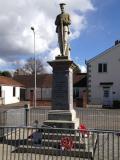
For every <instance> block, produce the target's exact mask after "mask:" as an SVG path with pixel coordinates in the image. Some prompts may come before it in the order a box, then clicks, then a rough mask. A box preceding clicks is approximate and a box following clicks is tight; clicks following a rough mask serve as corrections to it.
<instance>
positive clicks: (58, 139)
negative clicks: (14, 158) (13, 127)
mask: <svg viewBox="0 0 120 160" xmlns="http://www.w3.org/2000/svg"><path fill="white" fill-rule="evenodd" d="M64 6H65V4H64V3H62V4H60V9H61V13H60V14H59V15H57V17H56V20H55V25H56V33H57V35H58V44H59V49H60V54H59V55H58V56H56V57H55V60H53V61H49V62H48V63H49V65H50V66H51V67H52V69H53V82H52V83H53V84H52V85H53V86H52V109H51V110H50V111H49V112H48V119H47V120H45V121H44V122H43V125H42V128H41V129H42V140H41V144H40V145H33V146H32V147H31V145H32V143H33V142H32V141H31V140H29V139H27V141H26V143H25V142H24V144H21V145H19V146H18V147H17V148H16V150H15V151H14V152H18V153H27V154H39V155H45V156H46V155H48V159H49V158H50V157H49V155H51V156H52V158H53V156H55V159H56V158H57V159H59V158H60V159H63V157H67V158H70V159H71V158H74V159H75V158H77V159H81V158H82V159H90V160H92V159H93V157H94V150H95V146H96V141H97V139H96V135H95V134H91V133H90V132H89V133H87V132H86V133H87V137H85V135H83V134H82V133H83V132H84V131H83V132H80V130H79V126H80V122H79V118H77V116H76V111H75V110H74V107H73V72H74V69H75V67H76V66H75V63H74V62H73V61H72V60H71V58H70V46H69V41H68V39H69V34H70V28H69V26H70V24H71V19H70V15H69V14H68V13H65V11H64ZM37 129H39V128H36V130H37ZM64 159H66V158H64Z"/></svg>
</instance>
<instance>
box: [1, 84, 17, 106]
mask: <svg viewBox="0 0 120 160" xmlns="http://www.w3.org/2000/svg"><path fill="white" fill-rule="evenodd" d="M15 88H16V95H15V97H13V86H2V92H3V93H4V95H3V96H4V104H12V103H17V102H19V101H20V87H15Z"/></svg>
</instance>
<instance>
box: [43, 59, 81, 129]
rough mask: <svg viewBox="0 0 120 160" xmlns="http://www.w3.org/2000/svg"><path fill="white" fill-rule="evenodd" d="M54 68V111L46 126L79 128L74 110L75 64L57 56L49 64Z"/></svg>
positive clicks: (45, 123) (51, 112)
mask: <svg viewBox="0 0 120 160" xmlns="http://www.w3.org/2000/svg"><path fill="white" fill-rule="evenodd" d="M48 63H49V64H50V65H51V67H52V68H53V82H52V111H50V112H49V113H48V120H46V121H45V122H44V125H46V126H51V127H56V128H71V129H77V128H78V127H79V119H78V118H76V112H75V110H74V109H73V69H74V68H75V64H74V63H73V61H71V60H69V59H68V56H57V57H56V59H55V60H53V61H50V62H48Z"/></svg>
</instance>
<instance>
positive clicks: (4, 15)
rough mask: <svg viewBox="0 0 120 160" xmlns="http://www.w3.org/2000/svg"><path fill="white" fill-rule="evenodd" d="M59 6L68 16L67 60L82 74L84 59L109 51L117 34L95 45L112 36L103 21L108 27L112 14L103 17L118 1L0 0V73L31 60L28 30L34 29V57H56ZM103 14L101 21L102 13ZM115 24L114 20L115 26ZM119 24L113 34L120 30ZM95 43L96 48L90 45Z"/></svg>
mask: <svg viewBox="0 0 120 160" xmlns="http://www.w3.org/2000/svg"><path fill="white" fill-rule="evenodd" d="M61 2H65V3H66V4H67V5H66V6H65V10H66V12H69V13H70V15H71V19H72V24H71V35H70V43H71V47H72V51H71V57H72V59H73V60H74V61H75V62H76V63H78V64H79V65H80V66H81V68H82V70H83V71H85V67H84V61H85V59H89V58H92V56H95V55H96V54H98V53H99V52H100V51H102V49H105V48H106V49H107V47H111V46H109V45H110V44H111V42H112V40H113V38H117V35H118V34H117V33H118V32H117V33H116V36H115V35H114V36H113V37H112V38H111V39H110V38H108V39H105V42H106V43H105V44H104V43H103V44H101V43H100V45H99V43H97V41H98V38H100V39H99V42H103V39H102V38H101V37H102V36H103V37H105V35H107V36H108V35H111V36H112V31H113V29H115V28H114V27H113V28H112V26H113V25H112V26H110V27H111V28H112V31H111V30H109V28H108V30H107V27H106V23H105V20H106V19H107V18H108V19H109V21H110V22H111V23H110V24H112V20H113V19H112V14H110V15H111V17H107V14H108V13H109V12H110V13H111V12H113V13H114V12H115V13H116V12H117V10H116V11H113V10H112V7H114V9H115V7H117V6H119V4H120V2H119V0H106V1H105V2H104V1H103V0H101V1H100V2H98V0H64V1H61V0H0V70H6V69H9V70H10V69H11V70H14V69H15V68H16V67H19V66H21V65H23V64H24V63H25V61H26V59H28V58H29V57H31V56H33V32H32V31H31V30H30V28H31V26H34V28H35V32H36V55H37V57H40V58H41V59H42V60H43V62H46V61H47V60H52V59H54V57H55V56H56V55H58V54H59V49H58V44H57V34H56V33H55V25H54V21H55V18H56V16H57V14H59V13H60V9H59V5H58V4H59V3H61ZM114 4H116V5H115V6H114ZM109 9H111V10H109ZM116 9H118V8H116ZM107 10H108V13H106V17H105V15H104V13H105V12H107ZM116 15H117V13H116ZM102 22H104V24H103V23H102ZM116 23H117V21H115V20H114V24H115V25H116ZM119 24H120V23H119ZM119 24H118V27H116V28H117V30H118V28H120V26H119ZM119 30H120V29H119ZM119 30H118V31H119ZM106 32H107V33H106ZM101 33H102V34H103V35H102V34H101ZM119 33H120V31H119ZM99 36H100V37H99ZM119 37H120V34H119ZM119 37H118V38H119ZM107 40H108V42H107ZM95 43H96V45H97V46H95V45H93V44H95ZM87 45H88V47H86V46H87ZM111 45H112V44H111ZM95 47H97V48H95ZM88 49H89V50H88Z"/></svg>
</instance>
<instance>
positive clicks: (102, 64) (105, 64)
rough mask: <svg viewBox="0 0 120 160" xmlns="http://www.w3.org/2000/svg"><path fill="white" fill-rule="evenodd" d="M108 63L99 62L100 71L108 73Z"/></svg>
mask: <svg viewBox="0 0 120 160" xmlns="http://www.w3.org/2000/svg"><path fill="white" fill-rule="evenodd" d="M107 68H108V67H107V63H98V73H107Z"/></svg>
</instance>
